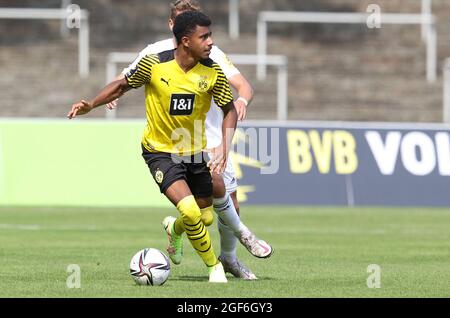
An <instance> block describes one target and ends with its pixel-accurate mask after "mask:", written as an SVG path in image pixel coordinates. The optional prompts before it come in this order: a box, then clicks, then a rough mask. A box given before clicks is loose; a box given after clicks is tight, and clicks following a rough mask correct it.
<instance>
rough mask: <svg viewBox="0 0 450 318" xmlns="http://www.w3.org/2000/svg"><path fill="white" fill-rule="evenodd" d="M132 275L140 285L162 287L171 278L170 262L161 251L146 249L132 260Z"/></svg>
mask: <svg viewBox="0 0 450 318" xmlns="http://www.w3.org/2000/svg"><path fill="white" fill-rule="evenodd" d="M130 273H131V276H132V277H133V279H134V280H135V282H136V283H137V284H139V285H152V286H158V285H162V284H164V283H165V282H166V280H167V278H169V274H170V261H169V259H168V258H167V256H166V255H165V254H164V253H163V252H161V251H160V250H158V249H156V248H145V249H143V250H140V251H139V252H137V253H136V254H135V255H134V256H133V258H132V259H131V262H130Z"/></svg>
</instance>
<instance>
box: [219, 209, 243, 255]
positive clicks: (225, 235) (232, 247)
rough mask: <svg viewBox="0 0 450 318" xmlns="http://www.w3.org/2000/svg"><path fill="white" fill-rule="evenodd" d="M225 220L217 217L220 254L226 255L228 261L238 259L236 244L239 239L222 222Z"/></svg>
mask: <svg viewBox="0 0 450 318" xmlns="http://www.w3.org/2000/svg"><path fill="white" fill-rule="evenodd" d="M222 222H223V221H222V220H221V219H220V218H218V219H217V227H218V228H219V233H220V255H222V256H223V257H225V258H226V259H227V260H228V261H231V262H233V261H235V260H236V258H237V257H236V246H237V241H238V239H237V238H236V236H235V235H234V233H233V231H232V230H231V229H230V228H229V227H228V226H226V225H225V224H223V223H222Z"/></svg>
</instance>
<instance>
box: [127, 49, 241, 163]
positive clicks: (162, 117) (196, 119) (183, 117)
mask: <svg viewBox="0 0 450 318" xmlns="http://www.w3.org/2000/svg"><path fill="white" fill-rule="evenodd" d="M174 52H175V50H170V51H165V52H162V53H159V54H154V55H153V54H152V55H147V56H146V57H145V58H143V59H141V60H140V61H139V63H138V64H137V65H136V67H135V68H134V69H132V70H130V71H129V72H128V73H127V74H126V76H125V77H126V79H127V81H128V84H129V85H130V86H131V87H133V88H138V87H140V86H142V85H144V84H145V96H146V98H145V99H146V100H145V103H146V114H147V127H146V128H145V130H144V135H143V137H142V144H143V145H144V147H146V148H147V149H148V150H149V151H151V152H155V151H159V152H168V153H177V154H182V155H191V154H195V153H198V152H200V151H201V150H202V149H204V148H205V147H206V137H205V119H206V113H207V112H208V111H209V108H210V106H211V98H212V97H213V98H214V101H215V103H216V104H217V106H219V107H222V106H225V105H227V104H228V103H230V102H232V101H233V93H232V92H231V89H230V85H229V83H228V80H227V79H226V77H225V75H224V73H223V71H222V69H221V68H220V67H219V65H218V64H217V63H215V62H214V61H213V60H211V59H206V60H202V61H200V62H199V63H197V65H196V66H194V67H193V68H192V69H191V70H189V71H188V72H186V73H185V72H184V71H183V70H182V69H181V67H180V66H179V65H178V63H177V61H176V60H175V57H174Z"/></svg>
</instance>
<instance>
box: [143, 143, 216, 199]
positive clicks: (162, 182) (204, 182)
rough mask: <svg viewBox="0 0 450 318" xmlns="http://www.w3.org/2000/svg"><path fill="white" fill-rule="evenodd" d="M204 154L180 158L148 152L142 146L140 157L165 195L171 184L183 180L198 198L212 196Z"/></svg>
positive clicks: (210, 181)
mask: <svg viewBox="0 0 450 318" xmlns="http://www.w3.org/2000/svg"><path fill="white" fill-rule="evenodd" d="M205 156H207V154H206V153H199V154H196V155H193V156H187V157H180V156H177V155H174V154H171V153H166V152H150V151H148V150H147V149H146V148H145V147H144V146H142V157H144V160H145V163H146V164H147V165H148V167H149V169H150V173H151V174H152V176H153V179H155V181H156V183H157V184H158V186H159V189H160V191H161V193H165V192H166V190H167V188H169V187H170V186H171V185H172V183H174V182H175V181H178V180H185V181H186V183H187V184H188V186H189V189H190V190H191V192H192V194H193V195H194V196H195V197H198V198H207V197H210V196H212V178H211V172H210V170H209V168H208V167H207V166H206V158H207V157H206V158H205Z"/></svg>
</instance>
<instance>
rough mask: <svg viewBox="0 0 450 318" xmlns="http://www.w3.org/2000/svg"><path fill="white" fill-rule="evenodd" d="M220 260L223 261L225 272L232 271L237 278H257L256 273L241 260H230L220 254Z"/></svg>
mask: <svg viewBox="0 0 450 318" xmlns="http://www.w3.org/2000/svg"><path fill="white" fill-rule="evenodd" d="M219 261H220V262H222V265H223V269H224V271H225V273H230V274H232V275H233V276H234V277H236V278H242V279H244V280H256V279H258V277H256V275H255V274H253V273H252V271H251V270H250V269H248V268H247V267H246V266H245V265H244V264H242V263H241V262H239V260H237V259H236V260H235V261H228V260H227V259H226V258H224V257H222V256H219Z"/></svg>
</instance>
